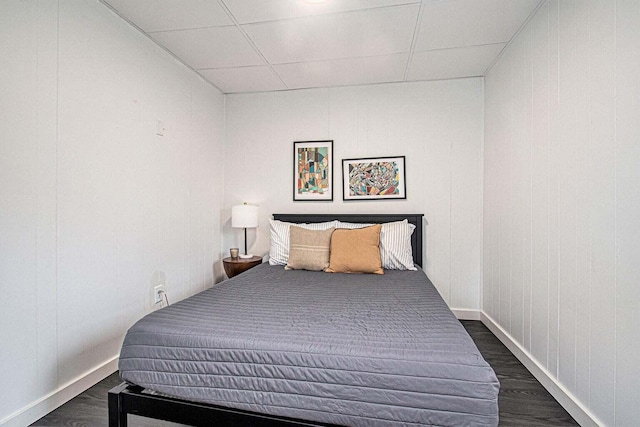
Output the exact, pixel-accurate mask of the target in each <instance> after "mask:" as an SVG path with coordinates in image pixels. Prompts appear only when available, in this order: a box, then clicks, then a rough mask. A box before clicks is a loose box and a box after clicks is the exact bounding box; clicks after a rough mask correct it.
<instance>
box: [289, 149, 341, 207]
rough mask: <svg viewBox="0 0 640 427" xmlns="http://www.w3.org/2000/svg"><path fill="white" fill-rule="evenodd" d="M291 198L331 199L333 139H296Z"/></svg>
mask: <svg viewBox="0 0 640 427" xmlns="http://www.w3.org/2000/svg"><path fill="white" fill-rule="evenodd" d="M293 151H294V162H295V170H294V187H293V200H333V171H332V169H333V141H296V142H294V143H293Z"/></svg>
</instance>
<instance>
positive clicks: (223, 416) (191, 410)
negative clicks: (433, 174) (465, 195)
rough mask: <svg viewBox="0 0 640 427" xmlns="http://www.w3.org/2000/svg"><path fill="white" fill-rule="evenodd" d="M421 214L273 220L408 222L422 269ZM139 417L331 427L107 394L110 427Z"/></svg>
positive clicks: (149, 395) (129, 387)
mask: <svg viewBox="0 0 640 427" xmlns="http://www.w3.org/2000/svg"><path fill="white" fill-rule="evenodd" d="M422 216H423V215H422V214H411V215H406V214H274V215H273V218H274V219H277V220H280V221H286V222H293V223H313V222H325V221H332V220H335V219H337V220H340V221H344V222H357V223H385V222H394V221H402V220H404V219H406V220H408V221H409V223H411V224H413V225H415V226H416V229H415V231H414V232H413V234H412V236H411V246H412V248H413V262H414V263H415V264H417V265H419V266H422ZM128 414H132V415H138V416H141V417H148V418H153V419H157V420H164V421H171V422H174V423H181V424H186V425H190V426H203V427H204V426H211V425H216V426H230V427H231V426H258V427H266V426H273V427H276V426H333V425H334V424H323V423H318V422H311V421H305V420H300V419H294V418H286V417H278V416H274V415H266V414H260V413H258V412H251V411H244V410H240V409H233V408H226V407H223V406H217V405H211V404H206V403H198V402H191V401H188V400H182V399H175V398H172V397H167V396H163V395H159V394H156V393H154V392H152V391H147V390H145V389H144V388H142V387H140V386H137V385H133V384H128V383H126V382H123V383H122V384H120V385H118V386H116V387H114V388H112V389H111V390H109V427H127V415H128Z"/></svg>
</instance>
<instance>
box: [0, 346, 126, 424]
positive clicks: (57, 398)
mask: <svg viewBox="0 0 640 427" xmlns="http://www.w3.org/2000/svg"><path fill="white" fill-rule="evenodd" d="M117 370H118V356H115V357H113V358H111V359H110V360H107V361H106V362H104V363H103V364H102V365H100V366H97V367H96V368H94V369H92V370H90V371H87V372H85V373H83V374H81V375H79V376H78V377H76V378H74V379H73V380H71V381H69V382H68V383H66V384H63V385H62V386H60V387H58V388H57V389H56V390H54V391H52V392H51V393H49V394H47V395H46V396H43V397H41V398H40V399H38V400H36V401H34V402H32V403H30V404H29V405H27V406H25V407H24V408H22V409H19V410H18V411H16V412H14V413H13V414H11V415H9V416H7V417H5V418H4V419H2V420H0V427H24V426H28V425H29V424H32V423H33V422H35V421H38V420H39V419H40V418H42V417H44V416H45V415H47V414H48V413H49V412H51V411H53V410H54V409H56V408H57V407H59V406H62V405H64V404H65V403H67V402H68V401H69V400H71V399H73V398H74V397H76V396H77V395H79V394H80V393H82V392H83V391H85V390H86V389H88V388H89V387H92V386H94V385H96V384H97V383H99V382H100V381H102V380H103V379H105V378H106V377H108V376H109V375H111V374H113V373H114V372H115V371H117Z"/></svg>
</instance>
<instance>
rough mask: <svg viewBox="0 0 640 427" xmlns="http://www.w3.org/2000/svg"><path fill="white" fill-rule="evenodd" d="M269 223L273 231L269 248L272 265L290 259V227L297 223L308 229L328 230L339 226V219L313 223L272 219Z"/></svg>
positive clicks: (285, 262)
mask: <svg viewBox="0 0 640 427" xmlns="http://www.w3.org/2000/svg"><path fill="white" fill-rule="evenodd" d="M269 224H270V225H271V227H270V233H271V246H270V248H269V264H270V265H287V262H288V261H289V243H290V239H289V227H291V226H292V225H295V226H297V227H302V228H306V229H307V230H327V229H329V228H331V227H337V225H338V221H329V222H317V223H312V224H293V223H291V222H283V221H278V220H275V219H270V220H269Z"/></svg>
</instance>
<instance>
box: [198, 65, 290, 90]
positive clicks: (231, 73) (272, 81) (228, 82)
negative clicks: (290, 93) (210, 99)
mask: <svg viewBox="0 0 640 427" xmlns="http://www.w3.org/2000/svg"><path fill="white" fill-rule="evenodd" d="M198 72H199V73H200V74H202V76H203V77H204V78H206V79H207V80H209V81H210V82H211V83H213V84H214V85H216V86H217V87H218V88H219V89H220V90H221V91H223V92H224V93H238V92H265V91H270V90H283V89H286V88H287V87H286V86H285V85H284V84H283V83H282V81H281V80H280V79H279V78H278V77H277V76H275V75H274V74H273V72H272V71H271V70H270V69H269V67H267V66H266V65H265V66H259V67H234V68H213V69H208V70H198Z"/></svg>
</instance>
